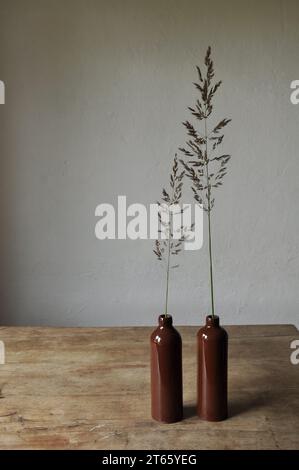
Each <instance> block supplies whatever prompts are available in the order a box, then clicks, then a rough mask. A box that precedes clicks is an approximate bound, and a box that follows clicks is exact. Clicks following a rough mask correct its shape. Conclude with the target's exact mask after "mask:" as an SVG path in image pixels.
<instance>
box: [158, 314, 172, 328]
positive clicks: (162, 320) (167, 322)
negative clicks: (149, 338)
mask: <svg viewBox="0 0 299 470" xmlns="http://www.w3.org/2000/svg"><path fill="white" fill-rule="evenodd" d="M159 326H161V327H165V326H172V316H171V315H166V316H165V315H160V316H159Z"/></svg>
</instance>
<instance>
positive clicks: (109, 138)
mask: <svg viewBox="0 0 299 470" xmlns="http://www.w3.org/2000/svg"><path fill="white" fill-rule="evenodd" d="M298 24H299V3H298V1H297V0H294V1H293V0H287V1H278V0H258V1H257V0H252V1H250V2H248V1H240V0H227V1H223V0H214V2H210V1H208V0H206V1H204V0H185V1H181V0H162V1H161V0H105V1H104V0H26V2H25V1H24V0H0V79H1V80H3V81H4V82H5V85H6V104H5V105H1V106H0V158H1V171H0V180H1V181H0V188H1V198H0V210H1V222H2V223H1V231H0V237H1V239H0V242H1V243H0V260H1V279H0V290H1V291H0V295H1V316H0V322H1V323H2V324H42V325H44V324H48V325H130V324H153V323H155V322H156V317H157V315H158V314H159V313H160V312H162V309H163V302H164V275H163V273H162V271H161V269H160V267H159V264H158V263H157V261H156V260H155V258H154V256H153V254H152V242H151V241H138V242H133V241H105V242H100V241H98V240H96V238H95V236H94V226H95V223H96V218H95V216H94V210H95V207H96V206H97V204H99V203H101V202H112V203H114V202H115V201H116V198H117V195H119V194H120V195H121V194H125V195H127V198H128V202H129V203H132V202H142V203H145V204H148V203H150V202H154V201H156V199H157V198H158V197H159V195H160V191H161V187H162V186H163V185H165V184H166V183H167V180H168V173H169V168H170V164H171V159H172V157H173V154H174V152H175V151H176V149H177V147H178V146H180V145H181V144H182V143H184V139H185V131H184V129H183V128H182V126H181V121H182V120H184V119H186V118H187V117H188V113H187V111H186V107H187V105H191V104H192V103H193V101H194V98H195V91H194V89H193V86H192V81H194V80H195V79H196V74H195V68H194V67H195V65H196V64H197V63H200V61H201V60H202V58H203V55H204V52H205V50H206V48H207V46H208V45H209V44H211V46H212V48H213V57H214V60H215V64H216V73H217V77H218V78H221V79H222V80H223V82H224V84H223V87H222V90H221V93H220V94H219V97H218V99H217V102H216V110H217V112H216V115H215V119H217V118H218V117H219V118H222V117H231V118H232V119H233V122H232V124H231V126H230V128H228V130H227V134H226V143H225V146H224V150H225V151H227V152H230V153H231V154H232V155H233V158H232V160H231V165H230V168H229V173H228V175H227V177H226V180H225V185H224V187H223V188H222V189H221V190H219V192H218V194H217V199H216V207H215V210H214V213H213V241H214V250H215V293H216V310H217V312H218V313H219V314H220V315H221V317H222V321H223V322H224V323H226V324H228V323H241V324H242V323H243V324H246V323H296V324H297V325H299V320H298V287H299V286H298V272H299V268H298V250H299V241H298V240H299V237H298V229H299V222H298V191H299V178H298V174H299V155H298V144H299V132H298V124H299V105H298V106H294V105H292V104H291V103H290V98H289V97H290V82H291V81H292V80H295V79H299V62H298V44H299V28H298ZM207 261H208V258H207V243H206V236H205V244H204V247H203V249H202V250H201V251H199V252H188V253H187V252H186V253H185V254H184V256H183V257H182V259H181V269H180V270H179V271H178V270H177V271H176V273H175V275H174V277H173V279H172V284H171V291H170V295H171V300H170V311H171V312H172V313H173V315H174V316H175V320H176V323H178V324H200V323H201V322H202V319H203V317H204V315H205V314H206V313H207V312H209V291H208V264H207Z"/></svg>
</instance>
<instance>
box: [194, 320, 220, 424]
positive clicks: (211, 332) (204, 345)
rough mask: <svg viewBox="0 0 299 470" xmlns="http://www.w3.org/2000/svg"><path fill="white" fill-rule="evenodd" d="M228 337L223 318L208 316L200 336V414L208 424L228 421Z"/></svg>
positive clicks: (198, 391)
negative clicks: (209, 422)
mask: <svg viewBox="0 0 299 470" xmlns="http://www.w3.org/2000/svg"><path fill="white" fill-rule="evenodd" d="M227 354H228V335H227V332H226V331H225V330H224V328H222V327H221V326H220V325H219V317H217V316H214V317H212V316H210V315H209V316H207V317H206V324H205V326H204V327H203V328H201V329H200V330H199V331H198V333H197V414H198V416H199V417H200V418H201V419H204V420H207V421H222V420H224V419H226V418H227Z"/></svg>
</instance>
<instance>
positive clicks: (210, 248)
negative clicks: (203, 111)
mask: <svg viewBox="0 0 299 470" xmlns="http://www.w3.org/2000/svg"><path fill="white" fill-rule="evenodd" d="M205 141H206V158H208V132H207V118H206V117H205ZM206 176H207V187H208V232H209V259H210V292H211V305H212V318H214V314H215V311H214V280H213V261H212V231H211V186H210V180H209V163H208V162H207V164H206Z"/></svg>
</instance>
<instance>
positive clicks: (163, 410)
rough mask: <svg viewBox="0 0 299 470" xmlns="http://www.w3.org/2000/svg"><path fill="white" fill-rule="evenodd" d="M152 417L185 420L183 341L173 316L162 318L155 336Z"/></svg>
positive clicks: (152, 337)
mask: <svg viewBox="0 0 299 470" xmlns="http://www.w3.org/2000/svg"><path fill="white" fill-rule="evenodd" d="M150 342H151V397H152V417H153V418H154V419H155V420H157V421H161V422H164V423H174V422H176V421H180V420H181V419H182V417H183V384H182V340H181V336H180V334H179V332H178V331H177V330H176V329H175V328H174V327H173V326H172V316H171V315H167V316H165V315H160V316H159V326H158V328H156V329H155V330H154V331H153V333H152V334H151V340H150Z"/></svg>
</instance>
